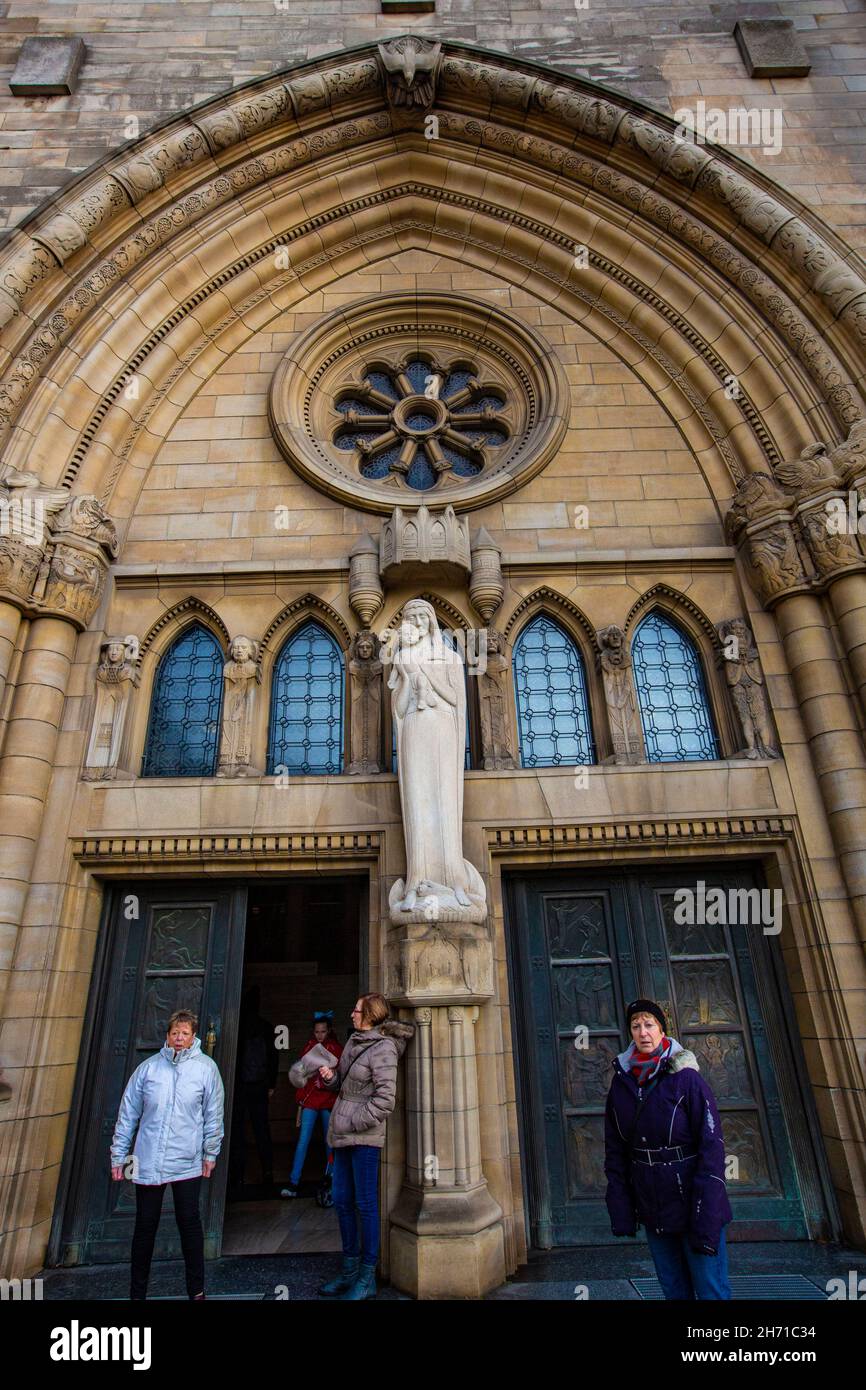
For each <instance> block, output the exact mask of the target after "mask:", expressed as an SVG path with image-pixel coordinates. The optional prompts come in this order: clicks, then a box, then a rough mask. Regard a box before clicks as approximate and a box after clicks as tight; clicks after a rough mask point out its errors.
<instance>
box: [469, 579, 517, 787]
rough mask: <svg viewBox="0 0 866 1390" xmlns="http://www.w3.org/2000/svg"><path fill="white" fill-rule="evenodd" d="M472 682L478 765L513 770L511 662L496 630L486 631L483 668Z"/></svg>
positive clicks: (502, 638) (502, 639)
mask: <svg viewBox="0 0 866 1390" xmlns="http://www.w3.org/2000/svg"><path fill="white" fill-rule="evenodd" d="M476 607H477V605H476ZM476 680H477V682H478V714H479V723H480V725H481V754H482V759H481V765H482V767H483V768H484V769H485V770H486V771H499V770H501V769H503V768H512V767H516V765H517V764H516V763H515V760H514V751H513V748H512V744H511V732H510V727H511V726H510V720H509V717H508V714H509V696H510V691H511V658H510V656H509V655H508V651H507V647H506V643H505V637H504V636H503V634H502V633H501V632H498V631H497V629H496V628H488V629H487V654H486V665H484V666H483V668H482V667H481V666H479V670H478V674H477V676H476Z"/></svg>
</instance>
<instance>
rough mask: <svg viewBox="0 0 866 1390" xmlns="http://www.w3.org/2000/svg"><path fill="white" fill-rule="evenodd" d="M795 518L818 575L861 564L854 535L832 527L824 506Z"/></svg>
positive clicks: (860, 555)
mask: <svg viewBox="0 0 866 1390" xmlns="http://www.w3.org/2000/svg"><path fill="white" fill-rule="evenodd" d="M799 521H800V531H801V532H802V535H803V539H804V540H805V542H806V545H807V546H808V549H809V554H810V555H811V557H812V563H813V564H814V566H815V569H816V570H817V571H818V574H819V575H821V576H822V578H823V577H824V576H825V575H829V574H833V572H834V571H835V570H839V569H843V568H845V569H848V568H850V567H851V566H852V565H858V566H859V565H862V564H863V554H862V551H861V550H860V547H859V545H858V544H857V537H856V536H851V535H847V534H846V533H845V532H844V531H842V532H840V531H835V530H833V529H832V527H831V526H830V525H829V524H828V513H827V510H826V508H825V507H817V508H815V509H814V510H813V511H802V512H801V513H800V517H799Z"/></svg>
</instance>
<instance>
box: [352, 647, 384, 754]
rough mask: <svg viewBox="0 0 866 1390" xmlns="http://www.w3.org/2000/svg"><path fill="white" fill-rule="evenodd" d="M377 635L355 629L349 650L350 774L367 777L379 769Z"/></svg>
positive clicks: (380, 739) (380, 735)
mask: <svg viewBox="0 0 866 1390" xmlns="http://www.w3.org/2000/svg"><path fill="white" fill-rule="evenodd" d="M377 649H378V641H377V639H376V634H375V633H374V632H370V631H368V630H366V629H365V630H364V631H363V632H358V633H356V634H355V636H354V638H353V639H352V646H351V649H350V652H349V680H350V682H351V698H352V725H351V745H350V750H351V761H350V763H349V773H350V775H351V776H359V777H370V776H373V775H374V774H375V773H377V772H381V771H382V693H383V692H382V669H383V667H382V662H381V661H380V660H379V659H378V656H377Z"/></svg>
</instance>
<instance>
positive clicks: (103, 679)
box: [81, 636, 140, 782]
mask: <svg viewBox="0 0 866 1390" xmlns="http://www.w3.org/2000/svg"><path fill="white" fill-rule="evenodd" d="M137 659H138V638H137V637H135V636H129V637H109V638H107V640H106V641H105V642H103V643H102V646H101V647H100V658H99V665H98V666H97V668H96V706H95V708H94V711H93V723H92V725H91V728H90V741H89V743H88V745H87V754H86V756H85V759H84V768H83V769H82V773H81V776H82V779H83V780H84V781H86V782H93V781H101V780H103V779H106V780H108V779H110V778H114V777H116V776H117V773H118V768H119V764H120V755H121V750H122V745H123V731H124V727H125V725H126V717H127V712H128V710H129V703H130V699H131V697H132V692H133V690H135V689H136V688H137V686H138V682H139V679H140V674H139V671H138V667H137Z"/></svg>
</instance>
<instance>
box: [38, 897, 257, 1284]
mask: <svg viewBox="0 0 866 1390" xmlns="http://www.w3.org/2000/svg"><path fill="white" fill-rule="evenodd" d="M245 910H246V889H245V888H244V887H243V886H237V885H228V886H223V885H219V886H216V885H214V884H213V883H211V882H198V883H194V884H193V883H188V882H187V883H165V882H163V883H158V882H154V881H153V880H150V881H147V882H135V883H124V884H122V885H118V886H117V887H114V888H112V889H110V890H109V891H108V892H107V895H106V907H105V918H104V922H103V929H102V931H101V933H100V947H99V953H98V959H97V962H96V965H95V967H94V973H93V983H92V988H91V1000H90V1005H89V1008H88V1022H87V1032H86V1036H85V1037H84V1039H83V1041H82V1048H81V1060H80V1064H79V1077H78V1084H77V1104H76V1105H75V1117H76V1118H75V1124H76V1133H75V1134H74V1135H71V1136H70V1139H69V1142H68V1144H67V1158H66V1163H65V1171H64V1177H63V1182H64V1185H65V1186H66V1190H67V1191H68V1193H69V1197H68V1200H67V1202H66V1207H65V1218H64V1222H63V1231H62V1236H61V1240H60V1249H59V1252H58V1253H59V1260H60V1262H61V1263H63V1264H89V1263H104V1262H114V1261H126V1260H128V1259H129V1250H130V1245H131V1241H132V1228H133V1225H134V1222H135V1192H134V1189H133V1185H132V1183H131V1182H129V1181H123V1182H113V1181H112V1179H111V1176H110V1172H109V1162H108V1153H109V1145H110V1143H111V1136H112V1133H113V1131H114V1124H115V1120H116V1118H117V1111H118V1107H119V1104H120V1098H121V1096H122V1094H123V1088H124V1086H125V1085H126V1082H127V1080H128V1079H129V1077H130V1075H131V1074H132V1072H133V1071H134V1069H135V1068H136V1067H137V1066H138V1064H139V1062H142V1061H143V1060H144V1059H145V1057H149V1056H150V1055H151V1054H152V1053H154V1052H157V1051H158V1050H159V1048H160V1047H161V1046H162V1045H163V1043H164V1042H165V1029H166V1022H167V1020H168V1018H169V1016H170V1014H171V1013H172V1012H173V1011H174V1010H175V1009H187V1008H188V1009H192V1010H193V1011H194V1012H195V1013H196V1014H198V1017H199V1028H198V1034H199V1037H200V1038H201V1043H202V1047H205V1046H207V1050H208V1051H209V1052H210V1053H211V1055H212V1056H213V1059H214V1061H215V1062H216V1063H217V1065H218V1066H219V1068H220V1072H221V1073H222V1078H223V1083H224V1085H225V1087H226V1127H228V1116H229V1115H230V1114H231V1108H230V1107H231V1094H230V1091H231V1080H232V1071H233V1066H232V1063H233V1059H234V1054H235V1043H236V1038H235V1033H236V1030H237V1011H238V1002H239V991H240V985H241V974H242V971H241V964H242V961H243V944H244V918H245ZM226 1170H227V1165H226V1163H218V1164H217V1166H216V1169H215V1172H214V1176H213V1178H211V1179H208V1181H207V1182H205V1183H204V1184H203V1188H204V1192H203V1200H202V1208H201V1210H202V1224H203V1226H204V1232H205V1255H206V1256H207V1257H208V1258H211V1257H214V1256H216V1255H218V1254H219V1247H220V1241H221V1238H222V1211H223V1203H224V1200H225V1182H226ZM163 1212H164V1216H163V1220H162V1221H161V1222H160V1226H159V1231H158V1234H157V1244H156V1247H155V1250H154V1256H155V1258H156V1259H178V1258H180V1254H181V1250H180V1240H179V1237H178V1232H177V1226H176V1224H175V1221H174V1218H173V1215H172V1210H171V1190H170V1189H169V1190H168V1191H167V1192H166V1194H165V1201H164V1203H163Z"/></svg>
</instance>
